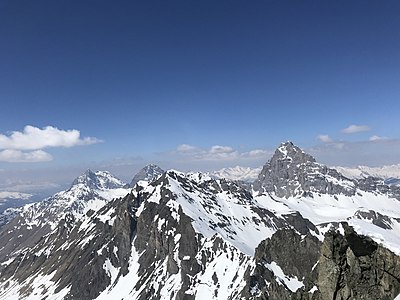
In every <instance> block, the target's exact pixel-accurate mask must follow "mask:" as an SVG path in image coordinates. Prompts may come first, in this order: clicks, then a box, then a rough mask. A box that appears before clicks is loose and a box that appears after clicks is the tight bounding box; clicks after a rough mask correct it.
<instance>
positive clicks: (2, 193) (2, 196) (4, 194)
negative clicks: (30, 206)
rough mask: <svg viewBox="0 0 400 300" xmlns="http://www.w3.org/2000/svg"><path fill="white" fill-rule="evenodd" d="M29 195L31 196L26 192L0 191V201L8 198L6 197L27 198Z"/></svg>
mask: <svg viewBox="0 0 400 300" xmlns="http://www.w3.org/2000/svg"><path fill="white" fill-rule="evenodd" d="M31 197H32V194H28V193H21V192H8V191H0V201H1V200H8V199H16V200H28V199H30V198H31Z"/></svg>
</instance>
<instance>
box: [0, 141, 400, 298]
mask: <svg viewBox="0 0 400 300" xmlns="http://www.w3.org/2000/svg"><path fill="white" fill-rule="evenodd" d="M242 171H243V172H242ZM228 173H229V174H235V173H236V175H235V176H234V177H229V176H227V175H226V174H228ZM239 173H242V174H243V173H246V174H249V175H248V176H247V177H240V176H239V175H238V174H239ZM257 173H258V175H257V178H256V179H255V180H254V181H253V180H252V178H254V174H253V172H252V170H250V169H248V170H244V169H240V168H235V169H233V171H232V169H231V170H227V169H225V170H224V171H221V172H219V173H214V174H203V173H196V172H189V173H182V172H179V171H176V170H167V171H163V170H162V169H161V168H159V167H158V166H156V165H149V166H146V167H145V168H144V169H142V170H141V171H140V172H139V173H138V174H137V175H136V176H135V177H134V178H133V180H132V182H131V183H130V184H126V183H124V182H122V181H120V180H118V179H117V178H115V177H114V176H112V175H111V174H110V173H108V172H102V171H98V172H92V171H91V170H87V171H86V172H85V173H84V174H82V175H81V176H79V177H78V178H77V179H75V180H74V181H73V183H72V185H71V187H70V188H69V189H68V190H66V191H63V192H59V193H57V194H55V195H54V196H52V197H50V198H48V199H46V200H44V201H42V202H38V203H34V204H29V205H26V206H24V207H22V208H21V209H19V210H18V211H16V212H15V215H13V216H12V217H9V218H8V219H7V220H5V221H4V222H3V225H2V227H1V228H0V245H1V247H0V299H47V300H49V299H125V300H126V299H140V300H142V299H143V300H144V299H146V300H147V299H178V300H182V299H188V300H191V299H271V300H275V299H276V300H278V299H312V300H325V299H335V300H336V299H338V300H339V299H371V300H372V299H395V298H396V297H397V296H398V294H399V293H400V257H399V255H400V187H398V186H397V185H395V184H388V183H387V182H385V180H386V179H387V178H382V177H376V176H353V177H350V176H347V175H346V174H345V173H342V172H341V171H340V169H337V168H336V169H335V168H329V167H327V166H324V165H322V164H319V163H318V162H316V160H315V159H314V158H313V157H312V156H311V155H309V154H307V153H305V152H304V151H303V150H302V149H300V148H299V147H297V146H296V145H294V144H293V143H291V142H286V143H283V144H281V145H280V146H279V147H278V148H277V149H276V151H275V153H274V154H273V156H272V158H271V159H270V160H269V161H268V162H267V163H266V164H265V165H264V166H263V167H262V169H260V170H258V172H257ZM224 174H225V175H224ZM374 175H375V174H374ZM227 177H229V178H227ZM244 178H246V180H242V179H244ZM397 299H398V298H397Z"/></svg>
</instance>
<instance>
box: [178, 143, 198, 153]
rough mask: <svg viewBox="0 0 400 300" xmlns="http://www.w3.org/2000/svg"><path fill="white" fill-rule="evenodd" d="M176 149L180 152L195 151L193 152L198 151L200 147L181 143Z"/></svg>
mask: <svg viewBox="0 0 400 300" xmlns="http://www.w3.org/2000/svg"><path fill="white" fill-rule="evenodd" d="M176 150H177V151H178V152H182V153H193V152H198V151H199V150H201V149H199V148H198V147H195V146H192V145H188V144H182V145H179V146H178V147H177V148H176Z"/></svg>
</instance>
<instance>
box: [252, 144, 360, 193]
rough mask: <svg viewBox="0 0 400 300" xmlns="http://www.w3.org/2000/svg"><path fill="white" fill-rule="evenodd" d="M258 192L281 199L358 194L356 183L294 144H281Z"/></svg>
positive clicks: (260, 179)
mask: <svg viewBox="0 0 400 300" xmlns="http://www.w3.org/2000/svg"><path fill="white" fill-rule="evenodd" d="M254 190H255V191H258V192H259V193H270V194H273V195H276V196H278V197H281V198H283V197H285V198H288V197H300V196H307V195H310V196H312V193H322V194H330V195H335V194H344V195H347V196H352V195H354V194H355V191H356V187H355V183H354V182H353V181H352V180H350V179H348V178H346V177H344V176H343V175H342V174H340V173H339V172H338V171H336V170H335V169H330V168H328V167H326V166H324V165H320V164H318V163H316V161H315V159H314V158H313V157H312V156H311V155H309V154H307V153H305V152H304V151H303V150H301V149H300V148H299V147H297V146H295V145H294V144H293V143H292V142H286V143H283V144H281V145H280V146H279V147H278V149H277V150H276V151H275V153H274V155H273V156H272V158H271V159H270V160H269V161H268V162H267V163H266V164H265V165H264V167H263V169H262V170H261V173H260V175H259V176H258V179H257V180H256V181H255V182H254Z"/></svg>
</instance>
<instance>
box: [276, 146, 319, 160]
mask: <svg viewBox="0 0 400 300" xmlns="http://www.w3.org/2000/svg"><path fill="white" fill-rule="evenodd" d="M281 159H286V160H289V161H291V162H295V163H305V162H316V160H315V158H314V157H313V156H311V155H310V154H308V153H306V152H304V151H303V150H302V149H301V148H300V147H298V146H296V145H295V144H294V143H293V142H291V141H287V142H284V143H281V144H280V145H279V146H278V148H277V149H276V150H275V153H274V155H273V156H272V158H271V161H272V160H281Z"/></svg>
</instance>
